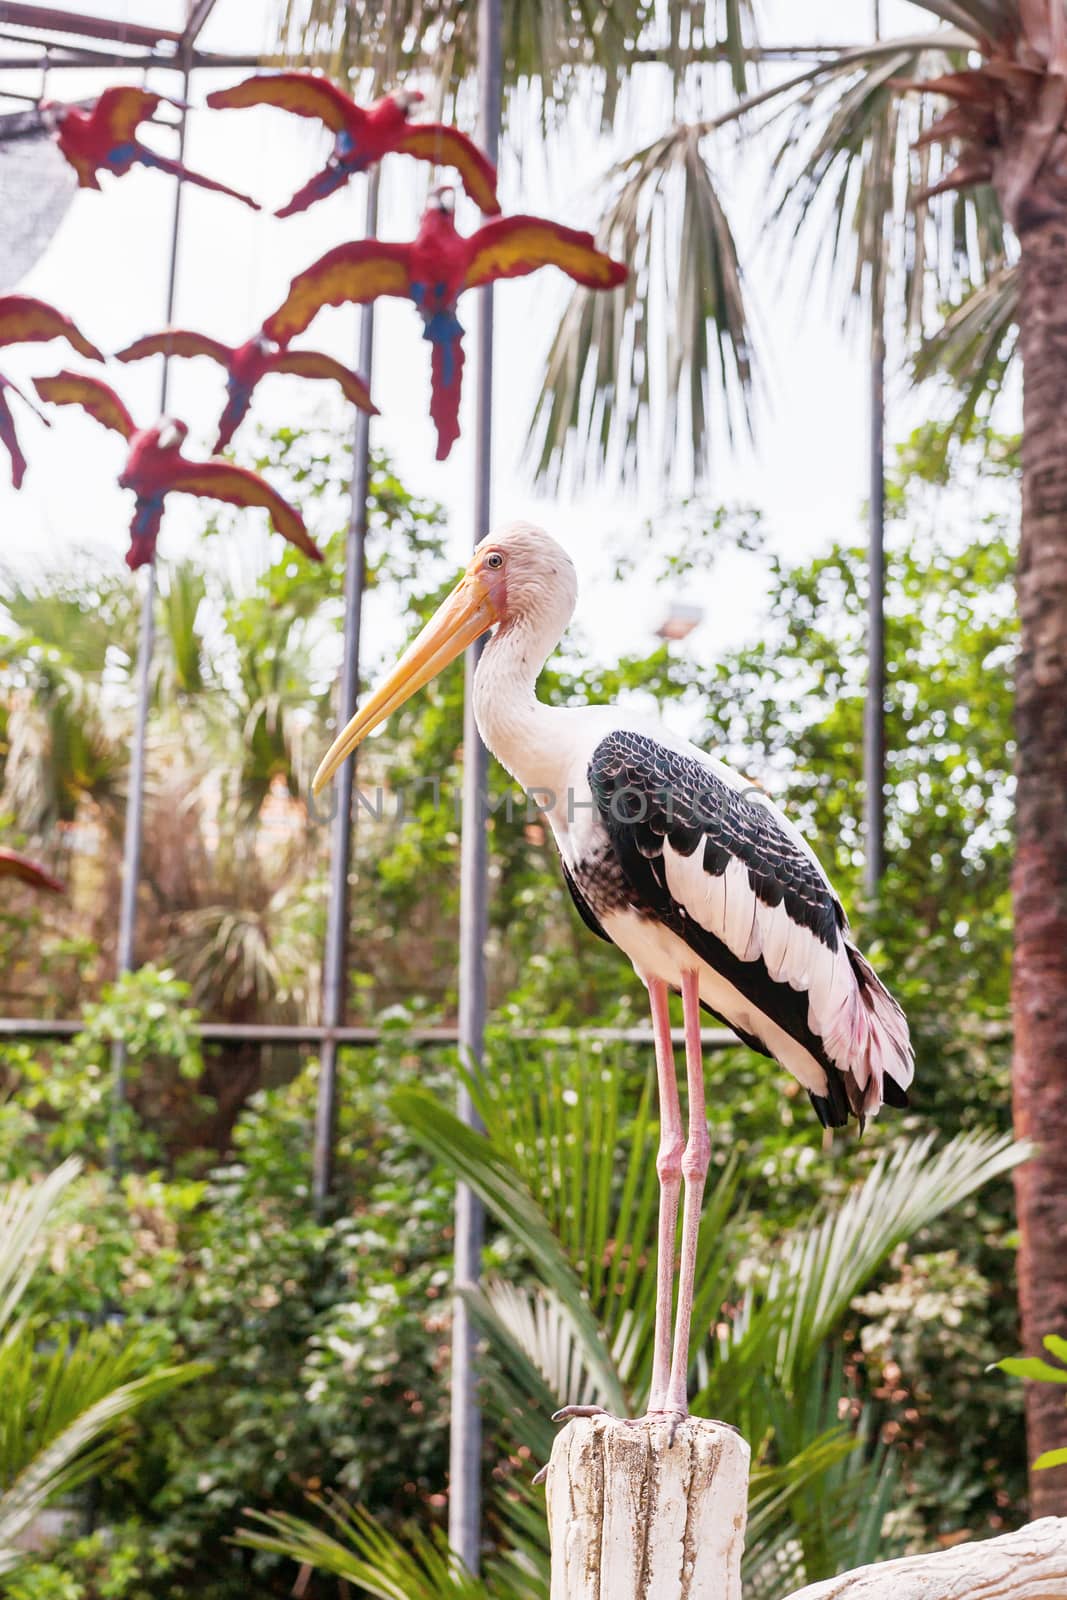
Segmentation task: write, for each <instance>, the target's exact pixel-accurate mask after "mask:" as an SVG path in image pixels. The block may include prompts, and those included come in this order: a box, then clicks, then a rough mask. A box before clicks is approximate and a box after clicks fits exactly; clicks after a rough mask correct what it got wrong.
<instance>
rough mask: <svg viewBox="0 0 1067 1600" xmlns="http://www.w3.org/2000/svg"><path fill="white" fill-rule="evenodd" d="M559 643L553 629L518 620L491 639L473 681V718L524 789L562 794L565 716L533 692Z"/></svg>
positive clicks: (498, 756) (504, 764) (498, 631)
mask: <svg viewBox="0 0 1067 1600" xmlns="http://www.w3.org/2000/svg"><path fill="white" fill-rule="evenodd" d="M558 643H559V636H558V631H557V630H556V629H555V628H554V627H552V626H551V625H549V626H545V625H541V626H538V625H537V624H536V623H535V622H531V621H530V620H529V619H525V618H516V619H515V620H514V621H513V622H509V623H508V624H506V625H505V626H503V627H501V628H499V629H498V630H497V631H496V633H495V634H494V635H493V637H492V638H491V639H490V640H489V642H488V644H487V645H486V647H485V650H484V651H483V652H482V658H481V660H480V661H479V663H478V671H477V673H476V675H475V679H474V716H475V720H476V721H477V723H478V728H479V731H480V732H481V735H482V738H483V739H484V740H485V742H486V744H487V745H488V746H489V749H490V750H491V751H492V752H493V754H494V755H495V756H496V758H497V760H498V761H499V762H500V763H501V765H502V766H504V767H506V768H507V770H508V771H509V772H510V773H511V775H512V777H513V778H515V779H517V780H518V782H519V783H521V784H522V786H523V788H524V789H527V790H533V789H538V788H547V789H551V790H553V791H554V792H559V791H561V789H562V787H563V784H564V782H565V779H566V770H567V750H566V740H565V739H563V738H561V722H562V721H565V719H566V715H567V714H566V712H565V711H564V710H562V709H561V708H559V707H557V706H546V705H545V704H544V703H543V702H542V701H540V700H538V698H537V695H536V692H535V688H536V684H537V680H538V678H539V677H540V675H541V669H542V668H543V666H544V664H545V662H546V661H547V660H548V657H549V656H550V655H551V653H552V651H553V650H554V649H555V648H556V645H557V644H558Z"/></svg>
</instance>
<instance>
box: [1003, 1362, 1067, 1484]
mask: <svg viewBox="0 0 1067 1600" xmlns="http://www.w3.org/2000/svg"><path fill="white" fill-rule="evenodd" d="M1041 1343H1042V1344H1043V1345H1044V1347H1045V1349H1046V1350H1047V1351H1048V1353H1049V1355H1051V1356H1055V1357H1056V1360H1057V1361H1058V1362H1061V1363H1062V1365H1060V1366H1053V1365H1052V1363H1051V1362H1050V1361H1042V1359H1041V1357H1040V1356H1006V1357H1005V1358H1004V1360H1003V1361H997V1362H996V1363H994V1364H995V1365H996V1366H998V1367H999V1368H1000V1370H1001V1372H1007V1373H1010V1375H1011V1376H1012V1377H1013V1378H1027V1379H1028V1380H1029V1381H1030V1382H1031V1383H1067V1339H1061V1338H1060V1337H1059V1335H1058V1334H1055V1333H1046V1335H1045V1337H1044V1338H1043V1339H1042V1341H1041ZM1063 1466H1067V1447H1065V1448H1061V1449H1058V1450H1043V1451H1042V1452H1041V1454H1040V1455H1039V1456H1038V1457H1037V1459H1036V1461H1035V1462H1034V1467H1035V1468H1039V1469H1042V1470H1043V1469H1044V1468H1045V1467H1063Z"/></svg>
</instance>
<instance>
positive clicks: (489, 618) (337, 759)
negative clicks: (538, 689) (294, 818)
mask: <svg viewBox="0 0 1067 1600" xmlns="http://www.w3.org/2000/svg"><path fill="white" fill-rule="evenodd" d="M577 598H578V580H577V577H576V575H575V571H574V564H573V563H572V561H571V558H570V556H569V555H568V554H567V552H566V551H565V550H564V549H563V547H562V546H561V545H558V544H557V543H556V541H555V539H552V538H550V537H549V535H548V534H547V533H545V531H544V529H543V528H535V527H534V525H533V524H532V523H530V522H512V523H509V524H508V525H507V527H504V528H500V529H498V530H497V531H496V532H495V533H491V534H489V535H488V536H487V537H486V538H485V539H483V540H482V541H481V543H480V544H479V545H478V547H477V549H476V550H475V552H474V555H473V556H472V558H471V560H470V561H469V562H468V564H467V569H466V571H465V572H464V574H463V576H462V578H460V580H459V582H458V583H457V585H456V587H455V588H454V589H453V590H452V593H451V594H450V595H449V596H448V598H447V600H445V601H444V603H443V604H442V605H441V606H439V607H438V609H437V611H436V612H435V613H434V615H433V616H432V617H431V618H430V621H429V622H428V623H427V624H426V626H425V628H423V630H422V632H421V633H420V634H419V636H418V638H417V639H415V640H414V641H413V642H412V643H411V644H410V645H409V646H408V648H407V649H406V650H405V652H404V654H403V655H402V656H401V658H400V660H399V661H398V662H397V664H396V666H395V667H394V668H393V670H392V672H391V673H390V674H389V676H388V677H387V678H386V680H385V682H384V683H382V684H380V685H379V687H378V688H377V689H376V690H375V691H374V693H373V694H372V695H371V696H370V697H369V698H368V699H367V700H366V701H365V703H364V704H363V705H362V706H361V707H360V709H359V710H358V711H357V712H356V714H355V716H354V717H353V718H352V720H351V722H350V723H349V724H348V726H347V727H346V728H344V729H343V730H342V731H341V733H340V734H338V736H337V738H336V739H335V740H334V742H333V744H332V745H331V746H330V749H329V750H328V751H327V753H326V756H325V758H324V760H323V762H322V765H321V766H320V767H319V770H318V772H317V773H316V774H315V783H314V788H315V792H316V794H317V793H318V792H319V790H320V789H322V788H323V787H324V786H325V785H326V784H327V783H329V781H330V779H331V778H332V777H333V775H334V773H335V772H336V771H337V769H338V767H339V766H340V765H341V764H342V762H343V761H345V760H346V758H347V757H348V756H350V755H351V754H352V752H353V750H355V749H356V747H357V746H358V745H360V744H362V742H363V740H364V739H365V738H366V737H367V735H368V733H370V732H371V731H372V729H374V728H376V727H378V725H379V724H380V723H382V722H384V721H385V720H386V718H387V717H389V716H391V715H392V713H393V712H394V711H396V710H397V709H398V708H399V707H400V706H402V705H403V704H404V701H405V700H409V699H410V698H411V696H412V695H413V694H414V693H415V692H416V690H418V689H421V688H422V686H423V685H424V684H426V683H429V681H430V679H431V678H435V677H436V676H437V674H438V673H439V672H440V671H441V670H442V668H444V667H446V666H447V665H448V663H449V662H450V661H453V660H455V658H456V656H458V655H460V654H461V653H462V652H463V651H464V650H465V649H466V648H467V646H468V645H469V644H472V643H473V642H474V640H475V639H477V638H478V637H479V636H480V635H481V634H483V633H487V632H488V631H489V629H490V628H492V627H494V626H497V625H499V628H500V631H501V633H503V632H504V631H505V630H510V629H512V628H518V627H527V628H529V629H531V630H532V632H533V634H534V635H535V637H536V638H537V639H538V640H539V641H540V643H541V644H542V645H544V646H545V648H546V653H547V650H548V649H550V648H551V646H552V645H553V644H555V643H556V642H557V641H558V640H559V639H560V637H561V636H562V634H563V630H564V628H565V627H566V626H567V624H568V622H569V621H570V619H571V616H572V615H573V612H574V605H575V601H576V600H577ZM541 659H542V660H543V659H544V657H542V658H541Z"/></svg>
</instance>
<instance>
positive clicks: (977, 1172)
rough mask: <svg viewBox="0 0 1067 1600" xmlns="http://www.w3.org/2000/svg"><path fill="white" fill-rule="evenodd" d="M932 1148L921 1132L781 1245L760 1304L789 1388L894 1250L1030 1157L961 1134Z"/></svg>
mask: <svg viewBox="0 0 1067 1600" xmlns="http://www.w3.org/2000/svg"><path fill="white" fill-rule="evenodd" d="M934 1142H935V1136H934V1135H933V1134H928V1135H926V1136H925V1137H924V1138H921V1139H916V1140H914V1141H913V1142H912V1143H911V1144H908V1145H902V1146H900V1147H898V1149H896V1150H895V1151H893V1152H891V1153H889V1154H886V1155H884V1156H883V1157H881V1159H880V1160H879V1161H878V1162H876V1164H875V1166H874V1167H873V1168H872V1170H871V1172H870V1173H869V1174H868V1176H867V1178H865V1180H864V1181H863V1183H861V1184H860V1185H859V1186H858V1187H857V1188H855V1189H853V1190H852V1191H851V1192H850V1193H849V1194H848V1195H846V1196H845V1198H844V1200H842V1201H841V1202H840V1204H839V1205H837V1206H835V1207H834V1208H832V1209H828V1210H827V1211H825V1212H824V1213H823V1215H822V1216H820V1217H817V1218H816V1219H815V1220H814V1221H813V1222H812V1223H810V1224H809V1225H808V1226H807V1227H805V1228H804V1229H802V1230H801V1231H800V1232H799V1233H796V1234H794V1235H793V1236H792V1237H791V1238H790V1239H789V1240H788V1241H787V1242H786V1244H785V1247H784V1248H783V1250H782V1252H781V1256H780V1259H779V1264H778V1267H777V1270H776V1271H775V1273H774V1276H773V1278H772V1280H771V1283H770V1286H769V1289H768V1295H767V1298H768V1300H769V1301H771V1302H774V1303H776V1304H777V1305H778V1306H779V1308H780V1310H781V1313H782V1321H781V1331H780V1335H779V1339H778V1348H777V1354H776V1360H775V1370H776V1375H777V1378H778V1380H779V1382H780V1383H781V1384H782V1385H783V1387H784V1388H786V1389H787V1390H788V1388H789V1385H790V1383H791V1382H792V1381H793V1380H794V1379H795V1378H796V1377H797V1376H798V1374H800V1373H802V1372H804V1371H805V1370H806V1369H807V1368H808V1367H810V1365H811V1363H812V1362H813V1361H814V1360H815V1357H816V1354H817V1352H818V1349H819V1347H820V1345H821V1344H822V1343H823V1341H824V1340H825V1339H826V1338H827V1337H828V1336H829V1335H830V1334H831V1333H832V1332H833V1330H834V1328H835V1327H836V1326H837V1325H838V1324H839V1323H840V1321H841V1319H842V1317H843V1316H844V1314H845V1312H846V1311H847V1310H848V1307H849V1305H850V1304H851V1302H852V1300H853V1299H854V1298H855V1296H856V1295H857V1294H859V1293H860V1290H861V1288H862V1286H863V1285H864V1284H866V1283H867V1282H869V1281H870V1279H871V1278H872V1277H873V1276H874V1274H875V1273H876V1272H877V1271H878V1270H879V1269H880V1268H881V1267H882V1266H883V1265H884V1264H885V1262H886V1261H887V1260H888V1258H889V1256H890V1255H891V1254H892V1252H893V1250H894V1249H895V1248H896V1246H897V1245H898V1244H900V1243H901V1242H902V1241H903V1240H905V1239H909V1238H912V1237H913V1236H914V1235H915V1234H916V1233H917V1232H918V1231H919V1230H920V1229H921V1228H923V1227H926V1226H927V1225H928V1224H929V1223H930V1222H932V1221H933V1219H934V1218H935V1217H938V1216H940V1215H941V1213H942V1212H944V1211H949V1210H951V1209H952V1208H953V1207H954V1206H956V1205H958V1204H959V1203H960V1202H961V1201H962V1200H964V1199H966V1198H967V1196H968V1195H971V1194H973V1193H974V1192H975V1191H976V1190H977V1189H980V1188H981V1187H982V1186H983V1185H984V1184H986V1183H989V1182H990V1181H991V1180H992V1179H994V1178H997V1177H1000V1176H1002V1175H1003V1174H1004V1173H1006V1172H1010V1171H1011V1169H1012V1168H1013V1167H1016V1166H1018V1165H1019V1163H1020V1162H1021V1161H1025V1160H1026V1159H1027V1157H1028V1156H1029V1154H1030V1151H1029V1148H1028V1147H1027V1146H1026V1145H1021V1144H1016V1143H1014V1142H1013V1141H1012V1139H1011V1138H1010V1137H1008V1136H1003V1135H1000V1134H989V1133H980V1132H979V1133H961V1134H958V1135H957V1136H956V1138H955V1139H952V1140H950V1141H949V1143H948V1144H946V1145H945V1146H943V1148H942V1149H940V1150H936V1151H935V1149H934Z"/></svg>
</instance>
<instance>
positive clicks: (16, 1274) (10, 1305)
mask: <svg viewBox="0 0 1067 1600" xmlns="http://www.w3.org/2000/svg"><path fill="white" fill-rule="evenodd" d="M80 1171H81V1163H80V1162H79V1161H77V1160H76V1159H73V1158H72V1159H71V1160H69V1161H64V1162H63V1164H62V1166H59V1167H56V1169H55V1171H54V1172H50V1173H49V1174H48V1175H47V1177H45V1178H42V1179H41V1181H40V1182H39V1183H12V1184H9V1185H8V1186H7V1188H6V1189H5V1190H4V1192H3V1194H2V1195H0V1337H2V1336H3V1335H4V1334H5V1333H6V1331H7V1329H8V1327H9V1326H10V1324H11V1322H12V1320H13V1318H14V1316H15V1313H16V1311H17V1310H18V1307H19V1303H20V1301H21V1299H22V1296H23V1295H24V1293H25V1291H26V1286H27V1284H28V1283H29V1281H30V1279H31V1277H32V1276H33V1273H34V1271H35V1270H36V1267H37V1264H38V1262H39V1260H40V1257H41V1252H42V1250H43V1248H44V1229H45V1225H46V1223H47V1222H48V1218H49V1216H50V1215H51V1213H52V1211H53V1209H54V1207H55V1205H56V1202H57V1201H58V1200H59V1197H60V1196H61V1195H62V1193H63V1192H64V1190H65V1189H67V1188H68V1187H69V1185H70V1184H71V1183H73V1181H74V1179H75V1178H76V1177H77V1176H78V1173H79V1172H80Z"/></svg>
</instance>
